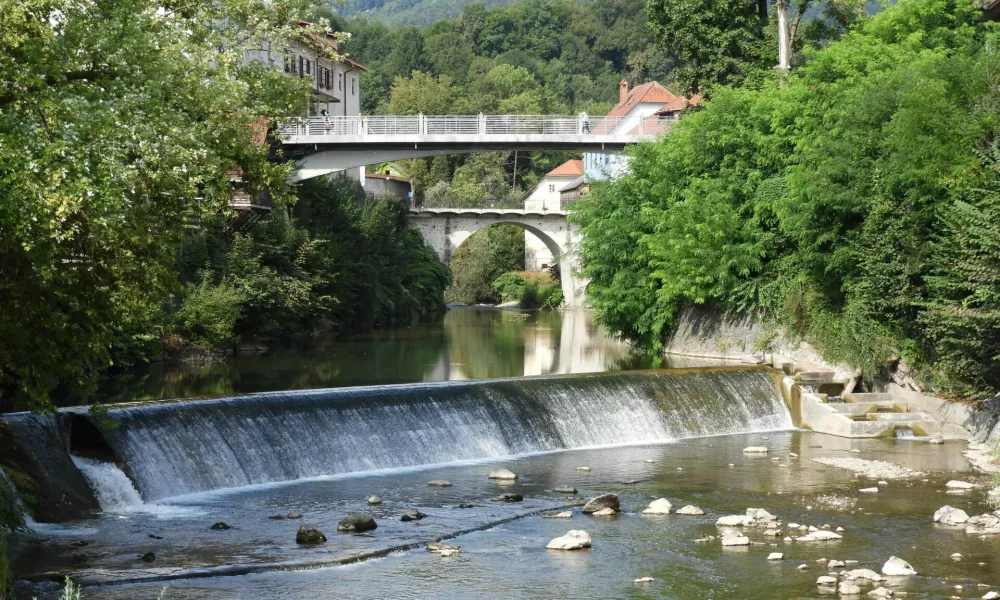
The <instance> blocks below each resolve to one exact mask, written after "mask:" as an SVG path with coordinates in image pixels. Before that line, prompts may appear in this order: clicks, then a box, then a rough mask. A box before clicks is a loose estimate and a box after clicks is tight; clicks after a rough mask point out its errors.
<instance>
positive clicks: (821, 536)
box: [795, 529, 844, 542]
mask: <svg viewBox="0 0 1000 600" xmlns="http://www.w3.org/2000/svg"><path fill="white" fill-rule="evenodd" d="M842 539H844V536H842V535H840V534H839V533H834V532H832V531H827V530H825V529H820V530H819V531H814V532H812V533H810V534H808V535H803V536H801V537H797V538H795V541H796V542H828V541H831V540H842Z"/></svg>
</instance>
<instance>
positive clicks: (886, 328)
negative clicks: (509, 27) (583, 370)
mask: <svg viewBox="0 0 1000 600" xmlns="http://www.w3.org/2000/svg"><path fill="white" fill-rule="evenodd" d="M995 40H996V34H995V33H994V28H993V26H992V25H989V24H982V23H980V21H979V17H978V9H977V8H975V7H974V6H971V5H969V4H968V3H965V2H962V1H960V0H940V1H935V2H919V1H915V0H904V1H901V2H899V3H898V4H896V5H894V6H892V7H891V8H888V9H886V10H885V11H884V12H882V13H880V14H879V15H877V16H876V17H874V18H873V19H871V20H870V21H868V22H865V23H862V24H860V25H859V27H858V28H857V29H856V30H854V31H851V32H849V33H847V34H846V35H845V36H844V38H843V39H842V40H840V41H838V42H836V43H833V44H830V45H829V46H827V47H824V48H821V49H816V48H808V47H807V48H805V49H804V50H803V51H802V63H801V64H800V65H799V66H798V67H797V68H796V69H795V70H794V71H793V72H792V73H791V75H788V76H787V77H786V80H785V81H784V82H783V85H779V82H778V81H777V77H774V76H772V77H771V79H770V80H767V81H761V82H758V83H755V84H754V85H753V86H744V87H742V88H718V89H716V90H715V93H714V94H713V97H712V100H711V101H710V102H709V103H708V104H707V106H706V107H705V108H704V109H703V110H701V111H699V112H697V113H694V114H691V115H689V116H688V117H687V118H686V119H684V120H682V121H681V122H680V123H679V124H678V126H676V127H675V128H674V129H673V130H672V131H671V133H670V134H669V135H667V136H665V137H664V138H663V139H662V140H661V141H659V142H656V143H653V144H643V145H641V146H639V147H638V148H636V149H635V150H634V153H633V154H634V156H633V159H632V162H631V173H630V174H629V175H627V176H625V177H623V178H621V179H620V180H618V181H615V182H612V183H604V184H599V185H595V186H594V189H593V191H592V193H591V195H590V196H589V197H587V198H585V199H584V200H582V201H581V202H579V203H577V205H576V208H575V212H574V214H573V215H572V218H573V219H574V220H575V221H576V222H578V223H579V224H580V225H581V228H582V231H583V233H584V241H583V244H582V253H583V264H584V272H585V275H586V276H587V277H588V278H589V279H590V281H591V283H590V287H589V288H588V297H589V299H590V301H591V303H592V304H593V306H594V307H595V309H596V310H597V313H598V317H599V319H600V320H601V321H602V322H603V323H604V324H606V325H608V326H609V327H611V328H612V329H614V330H616V331H618V332H619V333H621V334H622V335H624V336H626V337H628V338H631V339H634V340H636V341H637V342H639V343H640V344H641V345H643V346H644V347H647V348H653V349H655V348H657V347H658V346H659V344H660V343H661V342H662V339H663V336H664V335H666V333H668V332H669V330H670V328H671V326H672V323H673V319H674V318H675V316H676V314H677V311H679V310H680V309H681V308H682V307H683V306H685V305H687V304H700V303H712V304H716V305H720V306H723V307H725V308H729V309H735V310H750V311H757V312H761V313H762V314H764V315H765V316H769V317H770V318H773V319H776V320H777V321H778V322H779V323H782V324H784V325H787V326H789V327H790V328H791V329H792V331H793V332H795V333H797V334H799V335H801V336H803V337H805V338H806V339H807V340H810V341H811V342H813V343H814V344H815V345H817V346H818V347H819V348H820V349H821V350H822V351H823V352H824V354H825V355H826V356H827V358H829V359H830V360H833V361H840V362H844V363H848V364H852V365H854V366H855V367H857V368H858V369H859V370H860V371H861V372H862V374H863V375H864V376H866V377H873V376H875V375H876V374H877V373H878V372H879V371H880V370H882V369H884V368H885V367H886V366H887V365H888V364H890V363H891V362H892V361H893V360H895V359H896V358H897V357H899V356H900V355H901V354H902V355H904V356H905V357H906V358H907V359H908V360H909V361H910V362H911V364H916V365H918V366H919V367H921V368H922V369H923V370H924V371H925V372H927V373H928V378H930V379H933V380H934V383H935V384H936V385H939V386H941V387H943V388H945V389H950V390H956V391H960V392H961V393H963V394H971V393H974V391H975V390H979V389H984V388H992V389H995V388H996V386H997V385H998V384H1000V380H998V376H997V373H998V370H997V366H998V365H996V364H995V361H996V360H997V359H996V357H997V356H1000V347H998V346H997V345H996V342H995V340H996V339H997V338H998V336H997V335H996V334H997V331H996V328H997V326H998V323H1000V321H998V320H997V316H998V315H1000V313H998V312H997V309H998V308H1000V306H998V305H997V304H996V302H997V297H996V293H995V292H996V286H997V282H998V281H1000V279H997V277H998V272H997V269H998V268H1000V267H998V263H997V262H996V254H997V252H996V251H997V250H998V248H996V247H995V242H996V240H997V239H998V235H1000V229H998V227H1000V226H998V225H997V220H998V218H1000V213H997V212H996V209H995V204H996V198H997V196H996V194H997V181H996V175H995V174H996V172H997V167H996V165H997V161H996V160H995V156H996V151H995V150H994V149H993V148H992V145H991V144H992V142H991V140H992V139H993V136H994V135H995V133H996V126H997V120H996V114H997V111H996V107H997V106H998V97H997V94H996V92H995V91H994V90H996V89H998V86H997V85H996V82H994V81H993V80H992V79H991V78H992V77H993V75H992V73H995V72H998V70H997V69H996V64H995V63H996V61H997V60H998V59H997V58H996V57H994V56H993V55H992V54H990V52H988V48H989V47H990V45H991V44H995V43H996V41H995ZM986 146H989V148H987V149H986V150H984V151H980V152H977V147H986Z"/></svg>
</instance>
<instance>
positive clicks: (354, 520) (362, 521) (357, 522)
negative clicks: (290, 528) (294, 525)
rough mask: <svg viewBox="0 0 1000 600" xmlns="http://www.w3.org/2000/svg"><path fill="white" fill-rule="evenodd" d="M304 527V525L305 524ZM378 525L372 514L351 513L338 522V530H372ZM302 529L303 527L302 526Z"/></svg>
mask: <svg viewBox="0 0 1000 600" xmlns="http://www.w3.org/2000/svg"><path fill="white" fill-rule="evenodd" d="M303 527H304V526H303ZM376 527H378V525H376V524H375V519H373V518H372V517H371V515H361V514H358V515H351V516H349V517H347V518H346V519H343V520H341V521H340V523H337V531H347V532H354V533H356V532H361V531H371V530H372V529H375V528H376ZM299 530H300V531H301V530H302V528H301V527H300V528H299Z"/></svg>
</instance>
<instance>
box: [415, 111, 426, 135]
mask: <svg viewBox="0 0 1000 600" xmlns="http://www.w3.org/2000/svg"><path fill="white" fill-rule="evenodd" d="M417 133H419V134H420V135H427V123H426V121H425V120H424V113H420V118H419V119H417Z"/></svg>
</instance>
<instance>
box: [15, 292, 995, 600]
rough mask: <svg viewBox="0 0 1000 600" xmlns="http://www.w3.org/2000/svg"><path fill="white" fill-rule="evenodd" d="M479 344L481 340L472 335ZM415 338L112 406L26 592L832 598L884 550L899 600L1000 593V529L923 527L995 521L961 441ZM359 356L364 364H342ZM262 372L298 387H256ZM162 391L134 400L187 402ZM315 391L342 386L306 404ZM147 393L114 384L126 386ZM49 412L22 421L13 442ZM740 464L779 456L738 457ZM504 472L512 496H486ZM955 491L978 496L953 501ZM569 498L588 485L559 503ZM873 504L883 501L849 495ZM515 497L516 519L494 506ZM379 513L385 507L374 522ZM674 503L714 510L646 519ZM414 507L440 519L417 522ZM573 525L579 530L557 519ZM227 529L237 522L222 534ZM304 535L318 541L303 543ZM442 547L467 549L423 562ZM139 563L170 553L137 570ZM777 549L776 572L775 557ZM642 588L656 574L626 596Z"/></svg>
mask: <svg viewBox="0 0 1000 600" xmlns="http://www.w3.org/2000/svg"><path fill="white" fill-rule="evenodd" d="M455 315H457V316H455ZM455 323H464V324H463V325H461V326H459V325H455ZM466 326H469V327H472V328H474V329H475V330H476V331H477V333H476V334H475V335H473V336H471V337H469V338H465V331H466V329H465V327H466ZM419 331H422V332H424V334H426V332H428V331H437V332H438V338H440V339H437V338H435V339H436V341H433V343H432V341H428V340H427V339H425V337H426V336H425V335H424V334H421V333H418V332H417V331H410V332H397V333H395V334H391V335H383V336H372V337H367V338H358V339H353V340H342V341H340V342H338V343H337V344H334V345H332V346H329V347H327V348H324V349H321V350H310V351H298V352H293V351H286V352H284V353H276V354H274V355H272V356H271V358H273V359H275V360H274V362H273V363H272V362H270V360H269V358H268V357H244V358H240V359H237V360H236V361H234V363H240V362H241V361H243V360H245V361H247V364H246V365H245V366H240V367H235V366H234V365H233V364H230V365H229V366H228V367H226V369H225V370H224V371H222V372H221V374H217V375H213V376H211V377H209V376H198V377H194V378H191V379H187V382H186V383H184V384H183V385H184V386H185V387H184V388H183V389H184V390H185V391H187V392H190V394H189V395H196V396H206V395H212V396H220V395H228V394H233V393H234V392H248V391H253V392H257V393H255V394H253V395H250V396H238V397H224V398H217V399H213V400H197V401H179V402H178V401H174V402H169V403H145V404H138V405H136V404H133V405H130V406H122V407H112V408H111V410H110V411H109V412H108V414H107V415H106V417H105V418H106V419H109V420H111V421H114V422H115V423H116V424H117V426H116V427H114V428H111V429H105V430H104V432H103V433H104V437H105V440H106V442H107V443H108V444H109V446H110V447H112V448H113V449H114V452H115V453H116V455H117V456H118V457H119V460H118V464H114V463H110V462H100V461H97V460H93V459H89V458H83V457H74V458H73V462H74V463H75V464H76V466H77V467H78V468H79V469H80V471H81V472H82V473H83V474H84V476H85V477H86V480H87V481H89V483H90V487H91V488H92V489H93V491H94V493H95V495H96V497H97V498H98V501H99V502H100V505H101V507H102V509H103V510H102V511H101V512H100V513H99V514H95V515H94V516H93V517H92V518H88V519H83V520H80V521H76V522H70V523H61V524H35V525H34V532H33V533H32V534H30V535H27V536H20V537H18V538H17V539H16V540H14V545H13V559H12V569H13V571H14V572H15V573H17V574H18V575H19V576H20V577H22V578H24V579H23V580H22V581H20V582H19V583H18V596H19V597H23V598H30V597H37V598H39V599H40V600H48V599H50V598H51V599H55V598H57V597H58V596H59V590H60V586H59V584H58V583H56V582H57V581H59V580H61V578H62V576H63V575H64V574H71V575H72V576H73V578H74V579H75V580H77V581H78V582H80V583H82V584H83V585H84V589H83V596H82V597H83V598H84V599H87V598H109V599H114V600H118V599H121V600H125V599H128V600H134V599H145V598H149V599H153V598H157V597H158V595H160V594H161V592H162V593H163V596H162V597H163V598H165V599H167V600H172V599H179V600H209V599H213V600H214V599H217V598H225V599H230V598H240V599H257V598H261V599H272V598H274V599H279V600H293V599H294V600H299V599H307V600H308V599H317V600H318V599H326V598H351V599H353V598H358V599H362V598H393V599H395V598H414V599H417V598H421V599H422V598H453V599H471V598H538V599H541V598H581V599H582V598H672V599H678V600H695V599H701V598H720V599H721V598H726V599H729V598H746V599H750V600H772V599H782V598H828V597H831V595H832V596H834V597H836V594H835V593H834V594H831V593H830V592H829V591H828V590H825V589H823V588H820V587H818V586H817V585H816V579H817V577H819V576H821V575H825V574H827V573H828V572H830V571H834V572H835V571H837V570H839V569H830V568H829V567H828V566H827V564H826V562H825V560H833V559H835V560H845V561H846V560H851V561H857V563H856V564H852V565H850V566H848V568H869V569H873V570H875V571H879V570H880V569H881V566H882V564H883V563H884V562H885V561H886V560H887V559H888V558H889V557H890V556H892V555H895V556H900V557H902V558H904V559H906V560H907V561H909V562H910V563H911V564H912V565H913V566H914V567H915V568H916V569H917V571H918V575H915V576H911V577H905V578H894V579H891V580H889V581H887V582H883V585H887V586H889V587H890V588H891V589H893V590H895V591H896V592H897V593H900V592H905V593H906V594H907V596H906V597H907V598H921V599H923V598H948V597H958V598H980V597H982V595H983V594H984V593H985V592H986V591H987V590H989V589H993V587H984V586H994V587H995V586H1000V536H987V537H979V536H977V535H970V534H967V533H966V532H965V531H964V528H961V527H945V526H940V525H936V524H935V523H933V521H932V515H933V514H934V512H935V511H936V510H937V509H938V508H940V507H941V506H942V505H945V504H949V505H951V506H955V507H958V508H961V509H963V510H965V511H966V512H967V513H968V514H969V515H978V514H982V513H985V512H988V511H989V510H990V509H989V507H988V506H987V505H986V502H985V495H986V490H988V489H989V488H990V487H991V485H992V478H991V477H989V476H986V475H982V474H978V473H975V472H973V471H972V468H971V466H970V465H969V464H968V462H967V461H966V460H965V459H964V457H963V456H962V455H961V450H962V449H963V448H964V443H962V442H946V443H944V444H941V445H931V444H928V443H926V441H925V440H921V439H919V438H909V439H872V440H848V439H843V438H837V437H833V436H827V435H823V434H817V433H813V432H808V431H800V430H796V429H794V427H793V422H794V417H793V415H792V414H791V413H790V412H789V409H788V407H787V406H786V405H785V404H784V401H783V400H782V399H781V397H780V395H779V394H778V393H777V389H776V387H775V385H774V384H775V377H776V374H775V373H774V372H772V371H770V370H768V369H765V368H760V367H731V366H730V367H717V368H710V367H700V368H682V369H644V370H626V369H625V368H626V367H645V366H649V365H646V364H643V363H642V362H641V361H634V360H633V359H632V358H631V357H630V356H629V352H628V349H627V348H626V347H624V346H622V345H620V344H616V343H614V342H609V341H607V340H604V339H603V337H601V335H600V332H599V330H597V329H596V328H594V327H593V326H592V323H591V322H590V321H589V315H587V313H583V312H567V313H562V314H559V313H528V314H527V316H523V315H521V314H519V313H517V312H516V311H490V312H487V311H481V310H468V311H455V312H452V313H449V314H448V315H447V316H445V318H444V320H443V321H442V322H441V323H439V324H437V325H434V326H432V328H431V329H421V330H419ZM389 338H392V339H396V340H399V341H398V342H390V341H389ZM463 340H464V341H463ZM397 343H398V344H399V346H400V347H399V348H397V349H396V350H392V349H391V348H392V346H393V344H397ZM351 344H355V345H356V351H355V352H350V351H347V350H345V349H344V346H346V345H351ZM377 348H382V350H380V351H378V352H376V349H377ZM418 348H424V350H425V351H417V350H416V349H418ZM362 349H363V350H362ZM432 350H433V351H432ZM363 352H370V353H371V354H369V358H370V360H368V361H364V360H361V358H360V356H359V355H360V354H362V353H363ZM376 354H377V355H378V356H379V357H380V358H379V359H377V360H371V359H373V358H374V356H375V355H376ZM321 363H324V364H326V365H327V367H326V368H322V367H320V366H318V365H320V364H321ZM254 364H255V365H256V367H253V366H251V365H254ZM296 364H300V365H301V370H302V371H303V374H302V376H301V377H298V378H296V377H295V373H296V367H295V365H296ZM366 364H378V365H379V367H378V369H377V370H378V371H379V372H375V373H373V372H371V371H372V370H373V369H372V368H367V369H366V368H365V366H364V365H366ZM272 365H274V367H273V368H274V369H275V370H277V371H283V372H284V374H283V375H279V374H273V373H272V374H267V373H263V371H269V370H270V369H272ZM282 365H284V366H282ZM400 365H406V366H408V367H410V366H412V367H413V369H412V370H409V371H407V370H405V369H404V368H403V367H401V366H400ZM416 365H419V368H417V366H416ZM671 366H678V365H671ZM685 366H686V365H685ZM396 367H399V370H397V369H396ZM218 368H220V367H219V366H214V367H211V368H210V369H218ZM401 370H402V371H405V372H402V374H401ZM594 372H601V373H597V374H594ZM234 373H239V376H235V375H234ZM306 373H307V374H306ZM521 375H528V376H527V377H517V378H513V379H510V378H508V379H493V378H494V377H498V376H503V377H511V376H521ZM185 377H187V376H185V375H178V376H175V377H173V378H172V381H174V382H177V381H179V380H181V379H184V378H185ZM166 379H171V378H164V379H160V380H159V381H160V383H159V384H157V385H147V386H146V387H144V388H142V389H145V390H146V392H143V393H144V394H147V395H145V396H142V395H140V396H138V397H143V398H146V397H159V396H162V395H168V396H176V395H178V394H176V393H174V392H169V391H167V390H178V389H180V388H178V387H170V386H169V385H167V384H166V383H165V381H166ZM464 379H475V381H462V380H464ZM192 381H197V382H199V383H198V384H194V383H192ZM206 382H212V383H210V384H209V383H206ZM387 382H392V383H393V384H392V385H364V386H361V385H359V384H385V383H387ZM349 385H353V386H354V387H331V386H349ZM320 386H323V387H328V388H329V389H313V388H317V387H320ZM141 387H142V386H139V387H136V386H134V385H133V387H131V388H128V387H127V386H126V385H124V384H123V385H122V386H121V387H120V388H119V391H118V393H119V394H125V391H124V390H126V389H133V390H135V389H139V388H141ZM296 388H297V389H298V390H299V391H293V390H294V389H296ZM135 397H136V396H129V397H128V398H129V399H133V398H135ZM39 418H41V417H28V416H25V417H23V418H21V421H19V420H18V418H17V417H11V421H10V424H11V427H12V428H13V430H14V431H15V432H16V431H17V430H18V429H17V428H18V427H19V426H20V425H19V424H20V423H22V422H23V423H24V424H31V423H34V422H35V421H37V419H39ZM79 418H89V417H82V416H81V417H79ZM747 446H767V447H768V448H769V453H768V454H766V455H752V454H745V453H744V452H743V449H744V448H745V447H747ZM817 458H861V459H872V460H883V461H888V462H891V463H893V464H896V465H900V466H903V467H907V468H909V469H912V470H915V471H919V472H920V473H919V474H917V475H914V476H912V477H909V478H906V479H898V480H889V481H886V482H877V481H876V480H868V479H864V478H859V477H857V476H855V475H854V473H853V472H851V471H848V470H845V469H839V468H835V467H831V466H827V465H824V464H820V463H818V462H815V461H814V460H813V459H817ZM583 466H586V467H589V470H580V469H579V467H583ZM500 467H504V468H508V469H510V470H512V471H514V472H515V473H517V474H518V479H517V480H516V481H514V482H509V483H506V484H501V483H500V482H497V481H491V480H489V479H488V478H487V475H488V473H489V472H490V471H492V470H494V469H497V468H500ZM126 471H127V472H128V475H126ZM951 479H962V480H965V481H969V482H972V483H974V484H976V485H977V487H976V488H974V489H972V490H969V491H966V492H964V493H960V494H954V493H948V492H947V491H946V487H945V483H946V482H947V481H948V480H951ZM433 480H447V481H449V482H450V483H451V484H452V485H451V486H450V487H436V486H429V485H428V482H430V481H433ZM563 486H569V487H571V488H574V489H575V490H576V492H575V493H565V492H558V491H556V488H559V487H563ZM872 486H875V487H878V489H879V491H878V492H877V493H862V492H860V491H859V490H860V489H862V488H868V487H872ZM511 493H516V494H520V495H521V496H522V497H523V500H522V501H520V502H503V501H499V500H498V498H499V497H500V496H501V494H511ZM604 493H616V494H618V495H619V497H620V499H621V509H622V512H621V513H620V514H619V515H617V516H614V517H610V518H607V517H606V518H601V517H593V516H590V515H584V514H582V513H581V511H580V506H579V504H580V503H581V502H583V501H585V500H586V499H588V498H590V497H593V496H596V495H599V494H604ZM372 495H377V496H379V497H380V498H381V500H382V503H381V504H378V505H369V504H368V502H367V498H369V497H370V496H372ZM660 497H664V498H667V499H668V500H669V501H670V502H671V503H672V504H673V507H674V509H675V510H676V509H677V508H679V507H681V506H684V505H687V504H692V505H695V506H698V507H700V508H702V509H703V510H704V511H705V513H706V514H705V515H703V516H682V515H676V514H671V515H666V516H650V515H643V514H641V510H642V509H643V508H644V507H645V506H646V505H647V504H648V503H649V502H650V501H651V500H652V499H654V498H660ZM751 507H754V508H765V509H767V510H768V511H770V512H771V513H773V514H774V515H776V516H777V517H778V519H780V521H781V523H782V532H781V535H782V537H778V538H773V537H765V536H764V534H763V531H764V529H763V528H750V529H748V530H746V533H747V535H748V536H749V537H750V539H751V540H752V542H754V545H751V546H749V547H736V548H731V547H722V546H721V544H720V542H719V540H717V539H715V540H711V541H708V542H699V541H696V540H698V539H699V538H703V537H705V536H718V535H720V533H721V529H720V528H719V527H717V526H716V520H717V519H718V518H719V517H720V516H723V515H729V514H742V513H745V511H746V510H747V508H751ZM408 509H418V510H420V511H421V512H423V513H425V514H426V515H427V516H426V518H424V519H422V520H417V521H410V522H403V521H401V520H400V516H401V515H402V514H403V513H404V512H405V511H406V510H408ZM562 510H569V511H571V513H572V517H571V518H569V519H551V518H543V516H542V515H543V514H550V513H554V512H558V511H562ZM289 513H296V514H294V515H293V516H296V517H298V516H299V515H301V517H299V518H288V517H287V516H288V515H289ZM352 513H366V514H369V515H371V516H372V517H374V519H375V520H376V522H377V523H378V528H377V529H376V530H374V531H371V532H367V533H363V534H351V533H338V532H337V523H338V521H340V520H341V519H342V518H344V517H345V516H346V515H349V514H352ZM279 515H281V516H285V518H274V517H277V516H279ZM218 522H225V523H226V524H227V525H228V526H229V527H230V528H228V529H222V530H218V529H213V528H212V525H213V524H215V523H218ZM792 522H795V523H798V524H803V525H807V526H814V527H817V528H824V527H828V528H829V529H831V530H832V529H836V528H838V527H842V528H843V529H844V531H843V532H842V535H843V539H841V540H838V541H832V542H820V543H817V542H812V543H810V542H798V541H784V540H783V537H784V536H793V537H797V536H799V535H803V534H804V533H805V531H797V530H795V531H793V530H790V529H789V528H788V525H789V524H790V523H792ZM302 524H309V525H312V526H315V527H317V528H318V529H320V530H321V531H323V532H324V533H325V534H326V537H327V538H328V539H327V542H326V543H324V544H320V545H316V546H301V545H298V544H296V542H295V533H296V530H297V529H298V528H299V526H300V525H302ZM571 529H582V530H585V531H587V532H588V533H589V534H590V535H591V537H592V538H593V548H592V549H589V550H583V551H576V552H562V551H554V550H546V548H545V545H546V544H547V543H548V541H549V540H551V539H552V538H554V537H557V536H560V535H563V534H564V533H566V532H567V531H568V530H571ZM441 537H444V538H447V540H448V543H451V544H455V545H458V546H460V553H459V554H458V555H456V556H450V557H441V556H438V555H436V554H431V553H429V552H427V551H426V549H425V546H426V543H427V542H428V541H431V540H435V539H438V538H441ZM149 552H152V553H154V554H155V560H152V561H151V562H146V561H143V560H141V559H140V556H141V555H143V554H146V553H149ZM772 552H780V553H782V554H783V555H784V556H783V559H782V560H768V555H769V554H770V553H772ZM954 553H960V554H961V557H960V558H954V557H952V555H953V554H954ZM821 559H825V560H823V561H822V562H820V561H821ZM802 565H804V567H802ZM641 577H653V578H654V581H653V582H651V583H642V584H640V583H633V580H634V579H637V578H641ZM861 583H862V584H863V582H861ZM956 586H961V587H960V588H959V587H956ZM164 587H166V591H165V592H163V589H164ZM871 587H872V586H866V585H864V584H863V585H862V591H863V592H865V593H866V592H867V591H869V590H870V589H871ZM997 589H1000V588H997Z"/></svg>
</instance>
